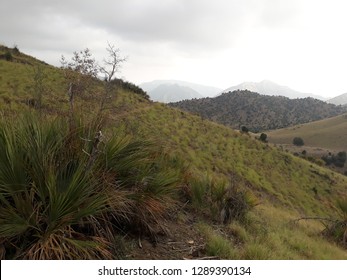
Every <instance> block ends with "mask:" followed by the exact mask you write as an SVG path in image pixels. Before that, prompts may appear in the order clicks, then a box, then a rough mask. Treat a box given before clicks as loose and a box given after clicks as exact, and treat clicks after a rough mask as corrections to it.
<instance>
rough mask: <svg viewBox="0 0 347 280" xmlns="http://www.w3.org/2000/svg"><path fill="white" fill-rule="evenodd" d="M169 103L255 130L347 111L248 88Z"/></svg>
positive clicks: (319, 101) (310, 99)
mask: <svg viewBox="0 0 347 280" xmlns="http://www.w3.org/2000/svg"><path fill="white" fill-rule="evenodd" d="M169 105H170V106H173V107H177V108H180V109H183V110H186V111H189V112H192V113H197V114H199V115H201V116H202V117H203V118H207V119H210V120H213V121H216V122H219V123H221V124H224V125H227V126H230V127H232V128H234V129H240V127H241V126H246V127H247V128H248V129H250V130H251V131H253V132H259V131H263V130H271V129H276V128H283V127H287V126H291V125H295V124H301V123H306V122H310V121H314V120H319V119H324V118H328V117H332V116H336V115H339V114H342V113H344V112H345V111H346V109H344V108H342V107H339V106H336V105H333V104H327V103H325V102H323V101H321V100H318V99H314V98H312V97H306V98H302V99H290V98H288V97H283V96H268V95H261V94H259V93H256V92H251V91H248V90H236V91H233V92H227V93H223V94H222V95H219V96H217V97H215V98H203V99H194V100H185V101H180V102H176V103H170V104H169Z"/></svg>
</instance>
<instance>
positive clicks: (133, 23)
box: [0, 0, 347, 97]
mask: <svg viewBox="0 0 347 280" xmlns="http://www.w3.org/2000/svg"><path fill="white" fill-rule="evenodd" d="M346 14H347V1H346V0H160V1H159V0H94V1H90V0H69V1H64V0H27V1H26V0H21V1H20V0H1V8H0V44H5V45H7V46H9V47H12V46H14V45H18V47H19V49H20V50H21V51H23V52H26V53H28V54H30V55H33V56H35V57H37V58H39V59H41V60H45V61H46V62H48V63H50V64H53V65H57V66H58V65H59V60H60V57H61V55H62V54H64V55H65V56H66V57H71V54H72V52H73V51H75V50H82V49H84V48H86V47H88V48H89V49H90V50H91V52H92V53H93V54H94V55H95V57H96V58H97V59H99V60H101V59H102V58H103V57H104V56H106V50H105V48H106V45H107V42H110V43H112V44H114V45H115V46H116V47H118V48H120V50H121V53H122V54H123V55H124V56H127V57H128V61H127V62H126V63H125V64H124V65H123V67H122V69H121V73H119V74H118V76H120V77H122V78H125V79H126V80H128V81H130V82H133V83H136V84H139V83H141V82H147V81H151V80H155V79H176V80H185V81H190V82H195V83H201V84H205V85H211V86H216V87H220V88H227V87H230V86H233V85H236V84H238V83H241V82H244V81H254V82H258V81H261V80H263V79H269V80H272V81H273V82H276V83H279V84H282V85H287V86H289V87H291V88H293V89H295V90H298V91H302V92H308V93H314V94H320V95H322V96H326V97H327V96H331V97H334V96H336V95H339V94H342V93H345V92H347V16H346Z"/></svg>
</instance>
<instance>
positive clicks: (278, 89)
mask: <svg viewBox="0 0 347 280" xmlns="http://www.w3.org/2000/svg"><path fill="white" fill-rule="evenodd" d="M235 90H249V91H253V92H258V93H260V94H264V95H273V96H285V97H288V98H292V99H293V98H304V97H313V98H317V99H320V100H324V98H323V97H321V96H319V95H315V94H311V93H303V92H299V91H296V90H293V89H291V88H289V87H287V86H282V85H278V84H276V83H274V82H271V81H269V80H263V81H261V82H258V83H257V82H244V83H241V84H239V85H236V86H232V87H230V88H227V89H225V90H223V92H230V91H235Z"/></svg>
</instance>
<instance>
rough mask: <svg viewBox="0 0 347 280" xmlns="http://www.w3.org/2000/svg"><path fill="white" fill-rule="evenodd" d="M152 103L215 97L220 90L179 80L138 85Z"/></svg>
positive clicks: (156, 81)
mask: <svg viewBox="0 0 347 280" xmlns="http://www.w3.org/2000/svg"><path fill="white" fill-rule="evenodd" d="M140 87H141V88H143V89H144V90H145V91H147V93H148V95H149V96H150V97H151V99H152V100H153V101H159V102H164V103H169V102H177V101H181V100H186V99H193V98H202V97H206V96H215V95H216V94H218V93H219V92H221V89H220V88H216V87H211V86H205V85H200V84H195V83H190V82H186V81H179V80H154V81H152V82H147V83H142V84H141V85H140Z"/></svg>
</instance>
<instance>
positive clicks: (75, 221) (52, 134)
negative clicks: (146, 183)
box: [0, 115, 111, 259]
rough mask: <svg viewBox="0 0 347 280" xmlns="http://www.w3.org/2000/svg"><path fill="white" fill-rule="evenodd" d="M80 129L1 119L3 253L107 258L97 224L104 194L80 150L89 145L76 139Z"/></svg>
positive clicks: (29, 256)
mask: <svg viewBox="0 0 347 280" xmlns="http://www.w3.org/2000/svg"><path fill="white" fill-rule="evenodd" d="M83 132H84V131H83V129H79V130H76V131H75V132H71V131H69V130H68V128H67V127H66V125H65V124H64V122H62V121H58V120H56V121H49V120H46V119H40V118H39V117H35V116H33V115H25V116H24V117H21V118H19V119H18V120H11V121H8V120H2V121H1V124H0V244H1V245H2V249H3V254H2V257H3V258H24V259H76V258H77V259H90V258H92V259H96V258H110V257H111V251H110V246H109V240H108V239H107V236H105V235H104V234H103V231H101V230H99V229H97V228H96V226H95V221H97V219H98V215H100V214H101V213H102V212H104V211H105V210H107V209H106V205H107V204H106V203H105V202H106V201H107V199H106V197H105V195H104V194H103V193H102V192H100V189H101V188H102V186H101V185H100V183H99V181H98V180H97V178H95V177H94V176H93V174H92V173H91V172H88V171H87V170H86V166H87V163H88V161H89V158H90V157H89V156H88V155H86V154H85V153H83V152H82V150H83V148H84V149H88V148H87V147H86V146H87V145H90V144H89V143H84V142H83V141H82V140H81V139H80V136H81V135H80V134H83ZM85 137H86V136H85ZM76 145H77V146H79V148H76Z"/></svg>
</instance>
